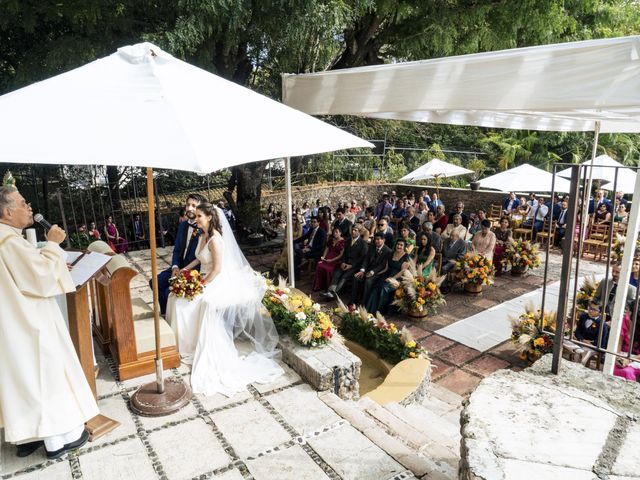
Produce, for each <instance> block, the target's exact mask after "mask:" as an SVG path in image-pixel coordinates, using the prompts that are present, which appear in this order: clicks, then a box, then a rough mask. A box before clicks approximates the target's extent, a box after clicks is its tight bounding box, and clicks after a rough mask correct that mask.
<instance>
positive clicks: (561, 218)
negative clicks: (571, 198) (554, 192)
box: [553, 200, 569, 247]
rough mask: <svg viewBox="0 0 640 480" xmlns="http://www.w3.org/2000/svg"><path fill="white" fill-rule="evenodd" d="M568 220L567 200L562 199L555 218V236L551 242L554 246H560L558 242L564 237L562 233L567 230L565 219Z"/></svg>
mask: <svg viewBox="0 0 640 480" xmlns="http://www.w3.org/2000/svg"><path fill="white" fill-rule="evenodd" d="M568 220H569V202H567V201H566V200H563V201H562V203H561V204H560V212H559V213H558V218H557V222H558V223H557V227H556V236H555V238H554V239H553V243H554V245H556V246H558V247H559V246H560V243H561V242H562V240H563V239H564V235H565V233H566V231H567V221H568Z"/></svg>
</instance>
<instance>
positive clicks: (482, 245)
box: [471, 218, 496, 262]
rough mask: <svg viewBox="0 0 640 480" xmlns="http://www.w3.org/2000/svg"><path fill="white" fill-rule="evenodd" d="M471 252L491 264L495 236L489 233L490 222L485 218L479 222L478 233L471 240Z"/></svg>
mask: <svg viewBox="0 0 640 480" xmlns="http://www.w3.org/2000/svg"><path fill="white" fill-rule="evenodd" d="M471 245H472V246H473V250H474V251H475V252H476V253H478V254H480V255H482V256H483V257H486V258H487V259H489V260H490V261H492V262H493V251H494V249H495V246H496V235H495V233H493V232H492V231H491V221H489V220H487V219H486V218H485V219H484V220H482V222H480V231H479V232H478V233H476V234H475V235H474V236H473V240H471Z"/></svg>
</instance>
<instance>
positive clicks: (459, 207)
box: [447, 202, 469, 230]
mask: <svg viewBox="0 0 640 480" xmlns="http://www.w3.org/2000/svg"><path fill="white" fill-rule="evenodd" d="M455 214H458V215H460V220H461V222H460V223H462V225H464V228H466V229H467V230H469V215H467V214H466V213H464V203H462V202H458V203H456V209H455V210H454V211H453V212H451V213H450V214H449V220H448V222H447V224H451V223H453V216H454V215H455Z"/></svg>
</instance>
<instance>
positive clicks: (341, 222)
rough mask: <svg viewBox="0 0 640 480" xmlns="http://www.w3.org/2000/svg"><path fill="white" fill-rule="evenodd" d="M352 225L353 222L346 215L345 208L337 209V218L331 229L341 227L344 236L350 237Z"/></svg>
mask: <svg viewBox="0 0 640 480" xmlns="http://www.w3.org/2000/svg"><path fill="white" fill-rule="evenodd" d="M351 225H352V223H351V222H350V221H349V220H348V219H347V218H346V217H345V212H344V208H338V209H336V219H335V221H334V222H333V225H331V230H332V231H333V230H334V229H336V228H339V229H340V233H341V234H342V238H348V237H349V235H350V232H351Z"/></svg>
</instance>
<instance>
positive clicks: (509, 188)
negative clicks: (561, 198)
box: [480, 163, 571, 193]
mask: <svg viewBox="0 0 640 480" xmlns="http://www.w3.org/2000/svg"><path fill="white" fill-rule="evenodd" d="M552 181H553V174H552V173H549V172H547V171H545V170H542V169H540V168H537V167H534V166H533V165H529V164H528V163H525V164H523V165H519V166H517V167H514V168H511V169H509V170H505V171H504V172H500V173H497V174H495V175H492V176H490V177H486V178H483V179H482V180H480V186H481V187H482V188H489V189H492V190H500V191H502V192H550V191H551V185H552ZM570 188H571V183H570V182H569V181H568V180H565V179H564V178H561V177H559V176H558V175H556V181H555V185H554V190H555V191H556V192H563V193H566V192H569V189H570Z"/></svg>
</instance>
